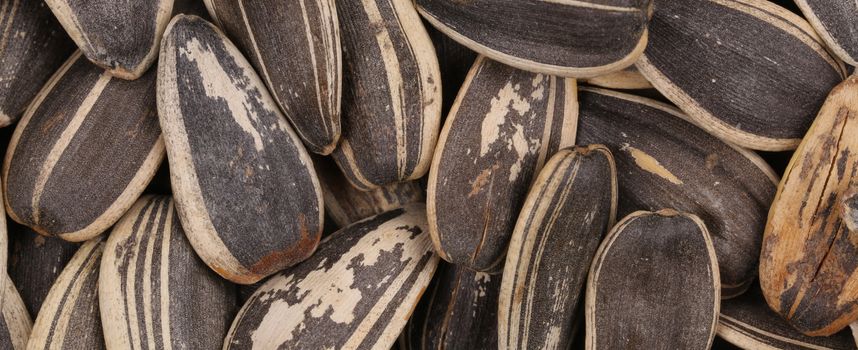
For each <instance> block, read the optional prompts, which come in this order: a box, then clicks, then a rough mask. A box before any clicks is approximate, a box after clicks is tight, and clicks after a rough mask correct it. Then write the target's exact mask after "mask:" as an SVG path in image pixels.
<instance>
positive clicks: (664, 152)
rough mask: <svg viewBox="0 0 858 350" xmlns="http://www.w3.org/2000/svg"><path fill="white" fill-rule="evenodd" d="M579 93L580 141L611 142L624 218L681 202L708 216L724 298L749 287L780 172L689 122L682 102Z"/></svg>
mask: <svg viewBox="0 0 858 350" xmlns="http://www.w3.org/2000/svg"><path fill="white" fill-rule="evenodd" d="M578 97H579V99H580V104H581V112H580V123H579V125H578V142H579V144H581V145H588V144H604V145H606V146H607V147H608V148H609V149H610V150H611V153H613V156H614V159H615V160H616V164H617V176H618V182H619V207H618V209H617V216H619V217H623V216H625V215H628V214H630V213H632V212H634V211H637V210H650V211H653V210H658V209H661V208H675V209H676V210H680V211H684V212H689V213H693V214H695V215H697V216H699V217H701V218H705V220H706V225H707V226H708V228H709V233H711V235H712V241H713V244H714V245H715V251H716V252H717V253H718V257H719V263H720V264H719V265H720V268H719V270H720V272H721V288H723V290H722V294H721V295H722V297H725V298H727V297H731V296H735V295H739V294H741V293H742V292H743V291H745V290H746V289H747V288H748V286H749V285H750V283H751V281H752V280H753V279H754V278H755V276H756V272H757V261H758V260H759V254H760V244H761V241H762V235H761V233H762V232H763V230H764V229H765V225H766V216H767V214H768V208H769V204H770V203H771V201H772V198H774V195H775V191H776V189H777V188H776V184H777V181H778V179H777V175H775V173H774V171H773V170H772V169H771V168H770V167H769V166H768V165H767V164H766V163H765V162H764V161H763V160H762V159H761V158H760V157H759V156H757V155H756V154H754V153H752V152H749V151H746V150H744V149H741V148H738V147H735V146H732V145H730V144H728V143H725V142H723V141H721V140H719V139H717V138H715V137H713V136H711V135H709V134H708V133H706V132H705V131H703V130H702V129H700V128H697V127H695V126H694V125H692V124H691V123H689V122H687V121H686V120H683V119H685V118H688V117H687V116H685V115H684V114H682V113H681V112H680V111H678V110H677V109H676V108H673V107H669V106H667V105H665V104H662V103H659V102H656V101H653V100H650V99H646V98H642V97H637V96H633V95H628V94H623V93H619V92H614V91H610V90H604V89H596V88H581V89H580V91H579V93H578Z"/></svg>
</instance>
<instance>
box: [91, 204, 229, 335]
mask: <svg viewBox="0 0 858 350" xmlns="http://www.w3.org/2000/svg"><path fill="white" fill-rule="evenodd" d="M104 252H105V253H104V257H103V258H102V259H101V267H100V270H99V281H98V298H99V307H100V309H101V321H102V324H103V329H104V339H105V342H106V344H107V347H108V348H111V349H142V348H144V347H146V346H147V345H146V344H148V346H149V348H154V347H155V344H161V345H160V346H159V347H164V348H177V349H178V348H188V349H216V348H220V347H221V346H222V345H223V343H222V341H223V337H224V336H225V335H226V331H227V329H228V328H229V322H230V320H231V319H232V317H233V315H234V314H235V309H236V305H235V302H236V300H237V295H236V291H237V290H236V288H235V286H234V285H232V284H231V283H229V282H227V281H225V280H223V279H221V278H219V277H218V276H217V275H215V274H214V272H212V271H211V270H209V269H208V268H207V267H206V265H205V264H204V263H203V262H202V261H201V260H200V259H199V258H198V257H197V256H196V254H194V251H193V249H192V247H191V245H190V243H188V241H187V239H186V238H185V235H184V232H183V231H182V228H181V226H180V225H179V220H178V219H177V218H176V215H175V211H174V210H173V201H172V200H171V199H170V198H169V197H154V196H144V197H141V198H140V200H139V201H137V203H135V204H134V207H132V208H131V209H130V210H129V211H128V213H127V214H125V216H124V217H123V218H122V220H120V221H119V222H118V223H117V224H116V227H114V229H113V232H111V234H110V237H109V238H108V239H107V243H106V244H105V246H104ZM149 323H151V324H157V325H160V327H154V328H153V327H151V326H149V325H148V324H149Z"/></svg>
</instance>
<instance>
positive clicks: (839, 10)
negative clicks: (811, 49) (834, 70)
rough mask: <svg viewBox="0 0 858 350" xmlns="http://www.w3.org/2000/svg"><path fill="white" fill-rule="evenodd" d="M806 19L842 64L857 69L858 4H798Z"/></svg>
mask: <svg viewBox="0 0 858 350" xmlns="http://www.w3.org/2000/svg"><path fill="white" fill-rule="evenodd" d="M795 3H796V5H798V7H799V8H800V9H801V12H802V13H803V14H804V17H806V18H807V20H808V22H810V24H811V25H812V26H813V28H814V29H816V32H817V33H819V36H820V37H822V40H823V41H825V43H826V44H827V45H828V47H829V48H830V49H831V51H832V52H833V53H834V54H835V55H837V57H839V58H840V59H841V60H843V61H844V62H846V63H848V64H849V65H851V66H858V35H856V34H855V33H856V32H858V23H856V22H855V18H858V3H855V2H854V1H845V0H796V1H795Z"/></svg>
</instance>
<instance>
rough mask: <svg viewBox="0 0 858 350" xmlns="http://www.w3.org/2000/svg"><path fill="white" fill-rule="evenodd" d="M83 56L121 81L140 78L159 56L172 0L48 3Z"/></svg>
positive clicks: (66, 0)
mask: <svg viewBox="0 0 858 350" xmlns="http://www.w3.org/2000/svg"><path fill="white" fill-rule="evenodd" d="M45 2H46V3H47V4H48V6H50V7H51V11H53V12H54V15H55V16H56V17H57V19H58V20H59V21H60V23H61V24H62V25H63V27H64V28H65V29H66V32H68V34H69V36H71V38H72V40H74V42H75V43H76V44H77V46H78V47H79V48H80V50H81V51H83V53H84V55H86V57H87V58H88V59H89V60H90V61H92V62H93V63H95V64H96V65H98V66H99V67H102V68H104V69H106V70H107V71H108V72H109V73H110V74H111V75H113V76H115V77H119V78H122V79H129V80H133V79H137V78H139V77H140V76H142V75H143V73H145V72H146V70H147V69H149V66H151V65H152V63H153V62H155V59H156V58H157V57H158V47H159V45H160V42H161V35H162V34H163V33H164V27H166V26H167V21H169V20H170V13H171V12H172V10H173V0H149V1H114V0H88V1H80V0H45Z"/></svg>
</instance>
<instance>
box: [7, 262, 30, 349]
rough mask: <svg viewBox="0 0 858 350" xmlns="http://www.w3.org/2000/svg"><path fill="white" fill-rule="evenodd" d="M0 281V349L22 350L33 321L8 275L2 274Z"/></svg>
mask: <svg viewBox="0 0 858 350" xmlns="http://www.w3.org/2000/svg"><path fill="white" fill-rule="evenodd" d="M2 279H4V280H5V281H4V282H3V283H0V285H2V286H3V306H2V308H3V311H2V319H0V349H9V350H24V349H25V348H26V347H27V340H28V339H29V337H30V331H31V330H32V329H33V321H32V319H31V318H30V315H28V314H27V308H26V307H25V306H24V301H23V300H21V295H19V294H18V291H17V290H16V289H15V285H14V284H12V281H11V280H10V279H9V275H6V274H5V273H4V274H3V277H2Z"/></svg>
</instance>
